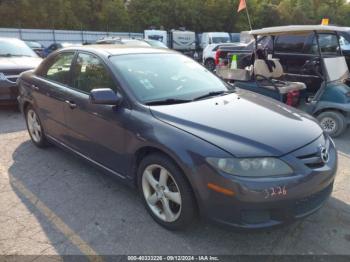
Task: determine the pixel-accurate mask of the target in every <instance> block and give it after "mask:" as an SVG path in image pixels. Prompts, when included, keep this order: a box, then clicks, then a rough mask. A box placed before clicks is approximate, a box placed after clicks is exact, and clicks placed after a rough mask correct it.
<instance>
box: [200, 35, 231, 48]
mask: <svg viewBox="0 0 350 262" xmlns="http://www.w3.org/2000/svg"><path fill="white" fill-rule="evenodd" d="M230 42H231V37H230V34H229V33H225V32H207V33H203V34H202V39H201V44H200V45H201V48H202V49H205V48H206V47H207V46H208V45H210V44H220V43H230Z"/></svg>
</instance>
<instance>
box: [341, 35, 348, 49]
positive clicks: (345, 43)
mask: <svg viewBox="0 0 350 262" xmlns="http://www.w3.org/2000/svg"><path fill="white" fill-rule="evenodd" d="M339 41H340V46H341V48H342V50H346V51H349V50H350V41H348V40H347V39H346V38H345V37H344V36H340V39H339Z"/></svg>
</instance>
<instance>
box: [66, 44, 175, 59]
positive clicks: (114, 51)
mask: <svg viewBox="0 0 350 262" xmlns="http://www.w3.org/2000/svg"><path fill="white" fill-rule="evenodd" d="M61 50H62V51H64V50H73V51H88V52H93V53H96V52H97V53H99V54H102V55H105V56H113V55H127V54H159V53H168V54H176V53H177V52H175V51H171V50H169V49H164V48H154V47H138V46H126V45H114V44H107V45H86V46H72V47H67V48H63V49H61ZM61 50H60V51H61Z"/></svg>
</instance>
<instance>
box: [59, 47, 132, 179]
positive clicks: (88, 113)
mask: <svg viewBox="0 0 350 262" xmlns="http://www.w3.org/2000/svg"><path fill="white" fill-rule="evenodd" d="M72 79H73V81H72V83H73V87H72V88H71V89H67V96H66V97H67V100H66V105H65V108H64V113H65V119H66V125H67V127H68V128H69V131H70V132H69V137H68V141H69V145H70V146H71V147H72V148H73V149H75V150H76V151H78V152H79V153H81V154H83V155H84V156H85V157H88V158H90V159H92V160H94V161H96V162H97V163H98V164H101V165H103V166H104V167H107V168H109V169H112V170H113V171H115V172H117V173H119V174H125V173H126V168H127V167H126V164H125V163H126V161H125V153H124V151H125V145H126V142H127V141H126V139H125V137H126V131H125V123H126V122H127V121H128V117H129V114H130V110H129V109H128V108H127V107H126V106H124V105H123V104H122V105H120V106H113V105H96V104H92V103H91V101H90V99H89V94H90V91H91V90H92V89H98V88H110V89H112V90H115V91H118V87H117V84H116V83H115V82H114V80H113V78H112V75H111V72H110V71H109V70H108V68H107V67H106V65H105V64H104V62H103V61H102V60H101V59H100V58H98V57H97V56H95V55H93V54H90V53H83V52H82V53H78V55H77V57H76V60H75V63H74V64H73V77H72Z"/></svg>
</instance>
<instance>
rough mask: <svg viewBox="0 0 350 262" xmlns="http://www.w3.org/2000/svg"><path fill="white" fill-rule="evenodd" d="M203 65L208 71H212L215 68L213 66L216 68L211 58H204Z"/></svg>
mask: <svg viewBox="0 0 350 262" xmlns="http://www.w3.org/2000/svg"><path fill="white" fill-rule="evenodd" d="M204 66H205V67H206V68H207V69H208V70H210V71H212V72H213V71H214V70H215V68H216V65H215V61H214V60H213V59H211V58H209V59H207V60H205V62H204Z"/></svg>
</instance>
